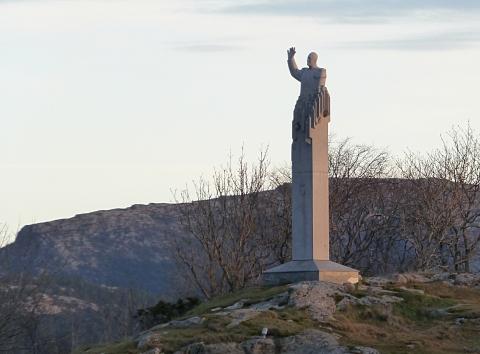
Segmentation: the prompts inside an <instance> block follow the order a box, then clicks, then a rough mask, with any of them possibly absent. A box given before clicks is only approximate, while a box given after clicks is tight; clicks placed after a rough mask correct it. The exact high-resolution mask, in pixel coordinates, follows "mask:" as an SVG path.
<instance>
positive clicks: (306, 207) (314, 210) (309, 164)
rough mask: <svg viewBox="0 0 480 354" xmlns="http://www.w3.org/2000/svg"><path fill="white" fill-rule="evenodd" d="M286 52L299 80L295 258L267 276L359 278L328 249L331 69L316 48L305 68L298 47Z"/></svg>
mask: <svg viewBox="0 0 480 354" xmlns="http://www.w3.org/2000/svg"><path fill="white" fill-rule="evenodd" d="M287 53H288V69H289V70H290V74H291V75H292V76H293V77H294V78H295V79H296V80H298V81H300V83H301V85H300V96H299V97H298V100H297V103H296V104H295V109H294V111H293V122H292V260H291V261H290V262H287V263H284V264H281V265H278V266H276V267H273V268H270V269H268V270H266V271H265V272H264V273H263V279H264V281H265V282H266V283H267V284H283V283H292V282H297V281H303V280H322V281H330V282H334V283H340V284H343V283H345V282H349V283H357V282H358V279H359V275H358V271H357V270H355V269H352V268H349V267H345V266H343V265H341V264H338V263H335V262H332V261H330V254H329V253H330V252H329V194H328V123H329V122H330V95H329V94H328V90H327V88H326V87H325V81H326V78H327V71H326V70H325V69H323V68H319V67H318V66H317V59H318V55H317V53H314V52H312V53H310V54H309V55H308V58H307V66H308V68H302V69H298V67H297V64H296V63H295V58H294V57H295V48H293V47H292V48H290V49H289V50H288V51H287Z"/></svg>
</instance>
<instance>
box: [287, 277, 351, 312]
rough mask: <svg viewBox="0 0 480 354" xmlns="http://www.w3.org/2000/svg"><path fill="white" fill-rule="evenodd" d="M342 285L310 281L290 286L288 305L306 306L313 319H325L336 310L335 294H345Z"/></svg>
mask: <svg viewBox="0 0 480 354" xmlns="http://www.w3.org/2000/svg"><path fill="white" fill-rule="evenodd" d="M341 289H343V287H342V285H339V284H333V283H327V282H321V281H311V282H301V283H297V284H295V285H292V286H291V287H290V291H291V292H290V298H289V301H288V303H289V305H291V306H295V307H297V308H306V309H307V311H308V312H309V314H310V315H311V316H312V318H313V319H315V320H317V321H325V320H327V319H329V318H330V317H331V316H332V315H333V313H334V312H335V310H336V305H335V299H334V296H335V294H340V295H345V293H344V292H343V291H342V290H341Z"/></svg>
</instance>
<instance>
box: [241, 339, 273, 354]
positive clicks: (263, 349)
mask: <svg viewBox="0 0 480 354" xmlns="http://www.w3.org/2000/svg"><path fill="white" fill-rule="evenodd" d="M241 346H242V348H243V350H244V351H245V354H275V353H276V348H275V342H274V341H273V339H271V338H263V337H254V338H251V339H249V340H247V341H245V342H243V343H242V344H241Z"/></svg>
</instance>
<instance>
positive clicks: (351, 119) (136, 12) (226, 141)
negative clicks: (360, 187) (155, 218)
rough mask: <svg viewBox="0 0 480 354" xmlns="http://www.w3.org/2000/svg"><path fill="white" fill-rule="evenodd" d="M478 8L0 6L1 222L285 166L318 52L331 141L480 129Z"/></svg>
mask: <svg viewBox="0 0 480 354" xmlns="http://www.w3.org/2000/svg"><path fill="white" fill-rule="evenodd" d="M479 15H480V3H479V2H478V1H433V0H430V1H428V0H427V1H412V0H403V1H400V0H398V1H393V0H386V1H380V0H362V1H358V0H336V1H333V0H316V1H313V0H300V1H293V0H291V1H282V0H276V1H239V0H235V1H233V0H231V1H228V0H212V1H207V0H203V1H202V0H196V1H193V0H191V1H186V0H176V1H167V0H157V1H151V0H76V1H73V0H70V1H61V0H57V1H53V0H52V1H49V0H44V1H42V0H35V1H33V0H32V1H28V0H23V1H22V0H8V1H5V0H3V1H2V0H0V48H1V55H0V95H1V97H2V104H1V105H0V122H1V129H0V151H1V155H0V159H1V165H0V169H1V171H0V173H1V174H0V175H1V183H0V198H1V200H2V203H1V205H0V222H6V223H7V224H8V225H9V227H10V229H11V230H14V229H16V228H17V227H18V226H21V225H24V224H28V223H32V222H40V221H47V220H53V219H57V218H65V217H71V216H73V215H75V214H78V213H83V212H88V211H93V210H99V209H110V208H117V207H127V206H130V205H132V204H135V203H150V202H169V201H172V194H171V189H181V188H183V187H184V186H185V184H186V183H189V182H190V181H191V180H192V179H195V178H197V177H198V176H200V175H202V174H204V175H208V174H209V173H210V172H211V171H212V170H213V168H214V167H215V166H218V165H219V164H221V163H223V162H225V161H226V159H227V156H228V154H229V152H230V151H231V152H232V153H233V154H237V153H238V152H239V151H240V148H241V146H242V145H245V149H246V153H247V157H248V158H249V159H250V160H253V159H254V157H255V155H256V153H257V152H258V150H259V149H260V148H261V147H265V146H269V151H270V157H271V160H272V164H273V165H284V164H285V163H288V160H289V157H290V136H291V134H290V120H291V118H292V117H291V115H292V110H293V106H294V104H295V100H296V97H297V95H298V90H299V87H298V83H297V82H295V81H294V80H293V79H292V78H291V77H290V76H289V74H288V70H287V66H286V49H287V48H288V47H290V46H296V47H297V61H298V63H299V65H304V62H305V58H306V55H307V54H308V52H310V51H312V50H315V51H317V52H318V53H319V64H320V65H321V66H324V67H326V68H327V73H328V79H327V86H328V88H329V91H330V93H331V96H332V114H333V115H332V121H331V125H330V128H331V130H332V131H333V132H334V133H335V134H336V135H337V136H339V137H347V136H350V137H353V138H354V140H355V141H356V142H360V143H368V144H375V145H377V146H379V147H385V148H388V149H389V150H390V151H391V152H392V153H394V154H401V153H402V151H405V150H406V149H411V150H415V151H427V150H428V149H431V148H432V147H434V146H436V145H438V143H439V141H440V134H441V133H443V132H445V131H446V130H448V129H449V128H450V127H451V126H452V125H456V124H461V125H462V124H465V123H466V122H467V121H468V120H470V122H471V124H472V126H473V128H475V129H477V130H480V120H479V118H478V116H479V110H480V109H479V103H478V102H479V100H478V98H477V91H478V88H477V86H478V83H479V82H480V69H479V68H478V63H480V51H479V42H480V22H479V21H478V18H479Z"/></svg>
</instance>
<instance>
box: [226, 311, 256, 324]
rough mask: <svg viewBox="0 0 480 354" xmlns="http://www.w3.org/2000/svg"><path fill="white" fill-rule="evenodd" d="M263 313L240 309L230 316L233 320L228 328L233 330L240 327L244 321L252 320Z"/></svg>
mask: <svg viewBox="0 0 480 354" xmlns="http://www.w3.org/2000/svg"><path fill="white" fill-rule="evenodd" d="M261 312H262V311H258V310H253V309H240V310H235V311H232V312H231V313H230V314H229V317H231V318H232V321H231V322H230V323H229V324H228V325H227V328H233V327H236V326H238V325H239V324H240V323H242V322H244V321H248V320H249V319H251V318H254V317H256V316H258V315H259V314H260V313H261Z"/></svg>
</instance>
